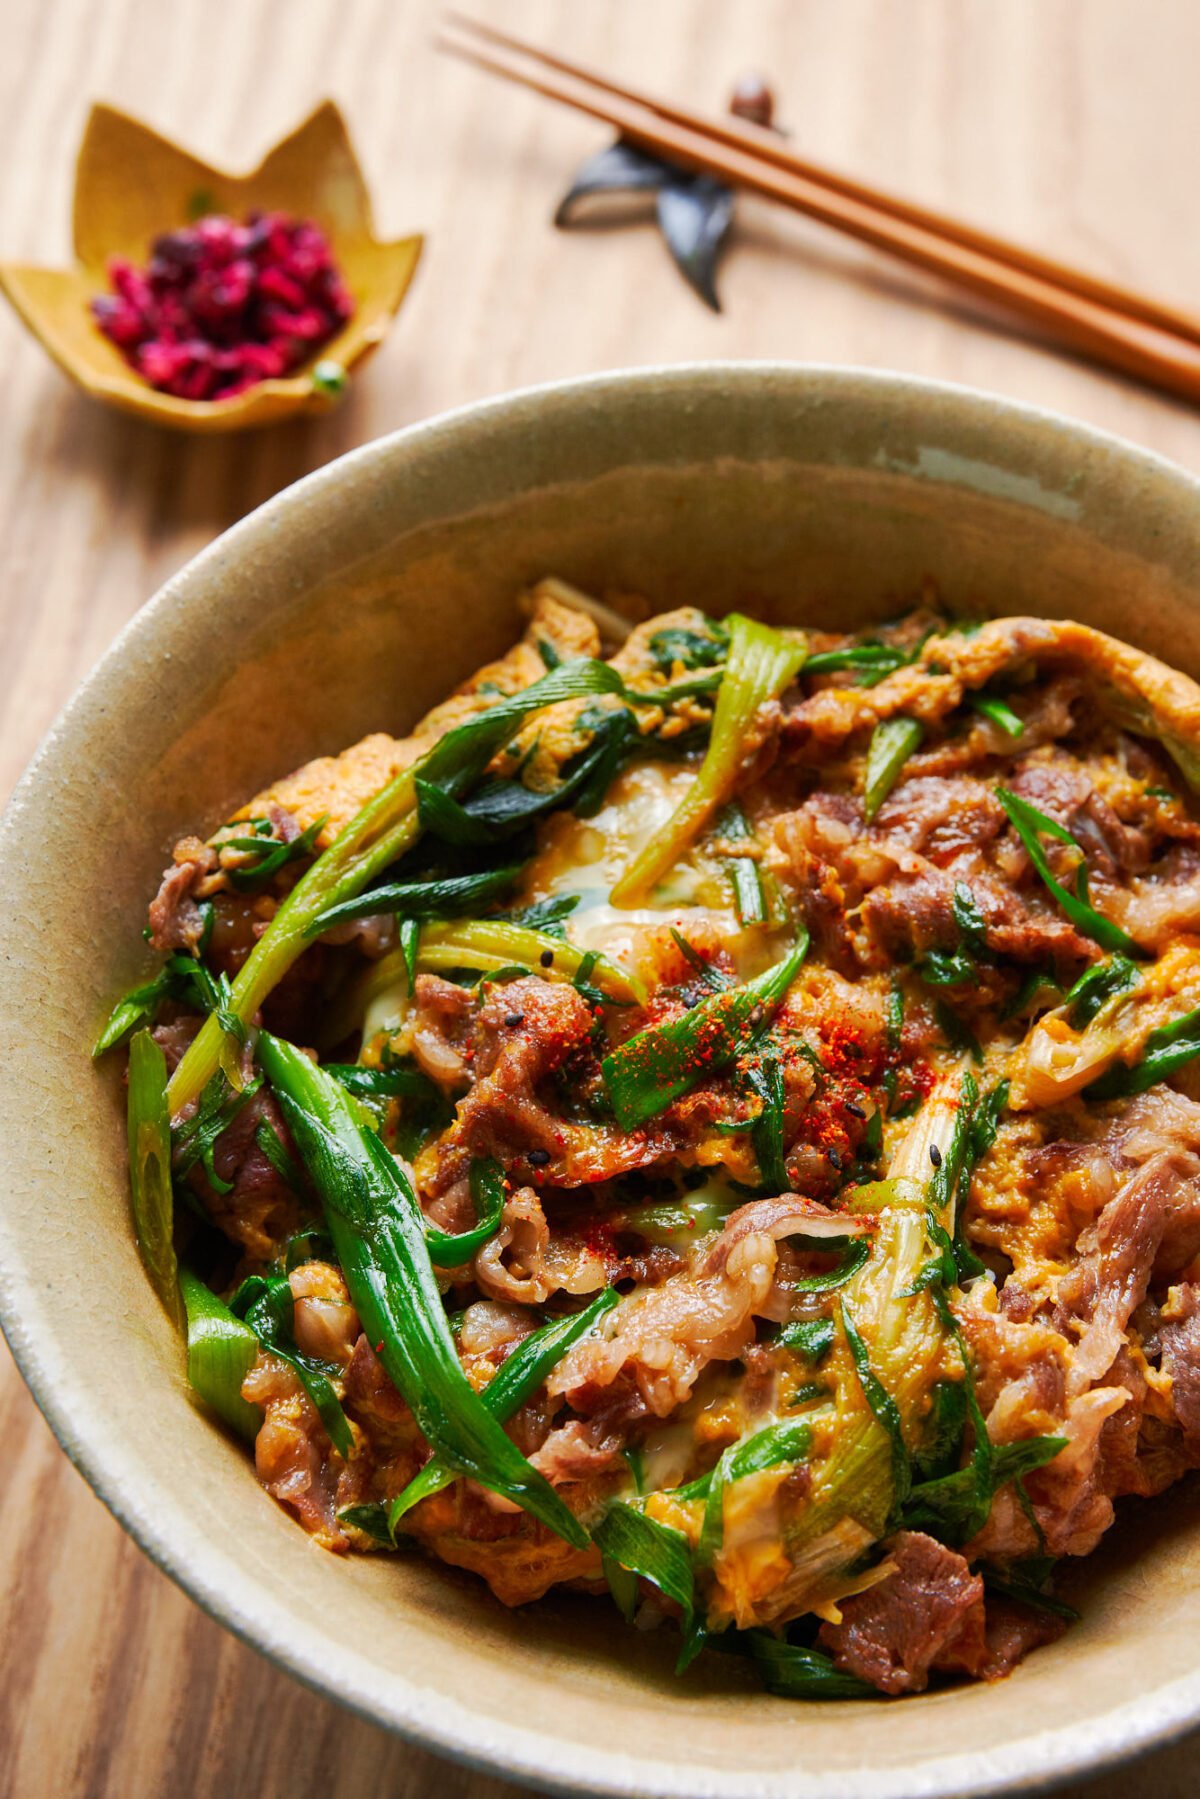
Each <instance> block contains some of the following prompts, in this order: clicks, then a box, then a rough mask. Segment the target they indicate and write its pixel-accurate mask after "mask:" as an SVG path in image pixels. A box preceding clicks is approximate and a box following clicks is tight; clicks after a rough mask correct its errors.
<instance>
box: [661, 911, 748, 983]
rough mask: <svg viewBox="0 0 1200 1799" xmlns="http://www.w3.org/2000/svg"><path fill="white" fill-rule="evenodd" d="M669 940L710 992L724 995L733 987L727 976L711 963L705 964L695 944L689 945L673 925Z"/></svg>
mask: <svg viewBox="0 0 1200 1799" xmlns="http://www.w3.org/2000/svg"><path fill="white" fill-rule="evenodd" d="M671 940H672V942H673V943H674V945H675V948H676V949H677V950H678V951H679V953H680V955H681V956H682V957H683V959H684V961H685V962H686V963H687V965H688V967H689V968H690V969H692V970H693V972H694V973H695V974H696V975H698V976H699V979H700V981H701V983H702V984H703V985H704V986H705V987H707V988H708V989H709V990H710V991H711V992H713V993H725V992H727V991H728V989H729V988H730V987H732V986H733V985H734V983H733V981H732V980H731V979H730V977H729V976H728V975H727V974H724V973H722V971H721V970H720V969H719V968H717V967H715V966H714V965H713V963H711V962H706V961H705V960H704V957H703V956H702V955H701V954H700V951H699V950H698V949H697V948H696V946H695V944H693V943H689V942H688V940H687V938H686V937H685V936H684V934H683V932H682V931H678V930H676V928H675V926H674V925H672V926H671Z"/></svg>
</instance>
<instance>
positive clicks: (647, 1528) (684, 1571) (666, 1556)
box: [592, 1499, 696, 1663]
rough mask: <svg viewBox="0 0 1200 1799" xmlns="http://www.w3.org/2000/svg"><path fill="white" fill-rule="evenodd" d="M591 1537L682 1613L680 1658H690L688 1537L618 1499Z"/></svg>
mask: <svg viewBox="0 0 1200 1799" xmlns="http://www.w3.org/2000/svg"><path fill="white" fill-rule="evenodd" d="M592 1537H593V1540H594V1541H595V1543H596V1544H597V1545H598V1547H599V1549H600V1551H601V1553H602V1554H603V1556H604V1558H605V1560H606V1561H612V1562H616V1563H617V1565H618V1566H619V1567H621V1568H627V1569H628V1570H629V1572H630V1573H631V1574H636V1575H638V1576H639V1577H640V1578H641V1579H642V1580H648V1581H649V1582H650V1585H651V1586H652V1587H657V1588H658V1590H659V1592H660V1593H662V1594H664V1595H665V1596H666V1598H668V1599H673V1600H674V1601H675V1604H676V1605H677V1606H678V1607H679V1609H680V1611H681V1612H682V1613H683V1635H684V1649H683V1651H682V1653H681V1655H680V1662H681V1663H683V1662H684V1661H685V1658H686V1659H690V1656H689V1654H688V1651H689V1646H690V1644H689V1640H690V1639H691V1637H692V1634H693V1627H694V1624H695V1619H696V1583H695V1577H694V1575H693V1573H692V1558H691V1555H690V1553H689V1550H688V1541H687V1538H686V1537H685V1536H684V1535H683V1533H682V1531H678V1530H674V1529H672V1527H671V1526H670V1525H668V1524H659V1523H658V1522H657V1521H656V1520H655V1519H653V1518H647V1517H646V1515H645V1513H644V1512H642V1511H640V1510H639V1509H638V1508H637V1507H636V1506H632V1505H627V1504H626V1503H625V1502H624V1500H621V1499H618V1500H615V1501H614V1502H613V1504H612V1505H610V1506H609V1508H608V1510H607V1511H606V1512H605V1514H604V1516H603V1518H601V1520H600V1522H599V1524H597V1525H596V1527H595V1528H594V1530H593V1531H592Z"/></svg>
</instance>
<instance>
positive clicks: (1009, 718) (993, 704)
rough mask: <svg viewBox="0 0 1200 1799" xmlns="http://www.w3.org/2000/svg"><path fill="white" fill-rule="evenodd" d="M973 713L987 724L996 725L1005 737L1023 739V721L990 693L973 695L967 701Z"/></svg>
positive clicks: (1003, 702) (1009, 707) (1002, 701)
mask: <svg viewBox="0 0 1200 1799" xmlns="http://www.w3.org/2000/svg"><path fill="white" fill-rule="evenodd" d="M967 703H968V705H969V706H970V707H971V710H972V711H973V712H978V714H979V716H980V717H981V718H986V719H987V721H988V723H989V724H992V725H996V726H997V727H998V728H999V729H1000V730H1001V731H1003V732H1004V735H1005V736H1006V737H1013V738H1016V737H1023V736H1024V734H1025V720H1024V719H1023V718H1021V717H1019V715H1018V714H1017V713H1015V712H1014V711H1013V709H1012V707H1011V706H1009V705H1007V704H1006V703H1005V701H1004V700H1000V699H997V698H996V696H995V695H994V694H990V693H973V694H972V695H971V696H970V699H969V700H968V702H967Z"/></svg>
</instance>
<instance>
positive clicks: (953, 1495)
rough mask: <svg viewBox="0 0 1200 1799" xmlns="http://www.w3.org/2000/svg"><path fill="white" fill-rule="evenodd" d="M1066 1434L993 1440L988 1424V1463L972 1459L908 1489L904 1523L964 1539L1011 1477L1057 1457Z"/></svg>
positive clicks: (947, 1537) (954, 1539) (944, 1538)
mask: <svg viewBox="0 0 1200 1799" xmlns="http://www.w3.org/2000/svg"><path fill="white" fill-rule="evenodd" d="M1066 1444H1067V1439H1066V1438H1065V1437H1025V1438H1023V1439H1022V1440H1021V1441H1020V1442H1018V1443H990V1442H989V1440H988V1437H987V1430H986V1426H985V1427H984V1435H983V1442H982V1444H980V1442H979V1441H978V1439H977V1441H976V1448H977V1449H979V1448H981V1447H983V1448H986V1450H987V1454H986V1455H985V1456H984V1457H983V1458H982V1460H983V1463H984V1466H983V1468H982V1469H981V1468H980V1466H979V1465H978V1464H977V1463H976V1461H975V1460H974V1459H973V1460H972V1461H971V1462H969V1463H968V1464H967V1466H966V1467H965V1468H958V1469H956V1470H955V1472H954V1473H953V1474H944V1475H942V1477H941V1479H940V1480H927V1481H922V1482H921V1484H920V1485H919V1486H915V1487H913V1489H912V1492H911V1493H910V1495H909V1498H908V1503H907V1504H906V1506H905V1508H904V1523H905V1526H906V1527H907V1528H908V1529H909V1530H925V1531H928V1532H930V1534H931V1535H933V1536H936V1537H939V1538H940V1539H941V1540H942V1541H943V1542H946V1543H951V1544H955V1543H965V1542H968V1541H969V1540H970V1538H971V1537H972V1536H974V1535H976V1534H977V1532H978V1531H980V1530H981V1529H982V1528H983V1526H984V1524H985V1523H986V1522H987V1517H988V1513H989V1512H990V1511H991V1508H992V1499H993V1496H994V1495H995V1493H996V1492H997V1491H998V1489H999V1488H1000V1487H1003V1486H1005V1485H1006V1484H1007V1482H1008V1481H1010V1480H1020V1479H1021V1477H1022V1476H1023V1475H1025V1474H1030V1473H1032V1471H1033V1470H1034V1469H1035V1468H1041V1467H1043V1466H1044V1464H1045V1463H1046V1462H1049V1461H1051V1460H1053V1458H1054V1457H1055V1456H1056V1455H1057V1454H1058V1452H1059V1450H1060V1449H1065V1448H1066Z"/></svg>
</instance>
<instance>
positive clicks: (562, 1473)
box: [529, 1418, 622, 1487]
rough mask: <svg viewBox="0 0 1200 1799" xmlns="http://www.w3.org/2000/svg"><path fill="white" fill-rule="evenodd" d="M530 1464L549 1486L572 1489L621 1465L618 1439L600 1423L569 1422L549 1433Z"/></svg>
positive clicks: (594, 1421) (597, 1421)
mask: <svg viewBox="0 0 1200 1799" xmlns="http://www.w3.org/2000/svg"><path fill="white" fill-rule="evenodd" d="M529 1460H530V1462H531V1463H532V1465H533V1466H534V1467H535V1468H536V1469H537V1471H538V1473H539V1474H544V1475H545V1477H546V1479H547V1480H548V1481H549V1482H550V1484H551V1486H554V1487H562V1486H573V1485H576V1484H578V1483H579V1482H580V1481H589V1480H595V1479H596V1478H597V1477H598V1476H599V1475H602V1474H606V1473H608V1472H609V1470H610V1469H613V1468H616V1467H619V1466H621V1465H622V1463H621V1437H620V1434H619V1433H617V1432H613V1431H610V1430H608V1429H607V1427H606V1426H605V1424H604V1422H603V1421H602V1420H596V1419H589V1420H587V1421H586V1422H585V1421H584V1420H582V1419H579V1418H572V1419H571V1420H570V1421H569V1422H568V1423H566V1424H561V1425H559V1426H558V1428H557V1429H556V1430H552V1431H551V1432H550V1435H549V1436H548V1437H547V1438H546V1441H545V1442H544V1443H543V1444H542V1446H541V1448H540V1449H535V1450H534V1452H533V1454H532V1455H531V1456H530V1458H529Z"/></svg>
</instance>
